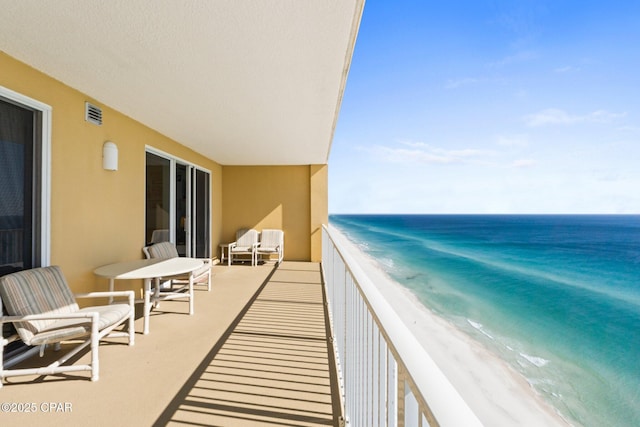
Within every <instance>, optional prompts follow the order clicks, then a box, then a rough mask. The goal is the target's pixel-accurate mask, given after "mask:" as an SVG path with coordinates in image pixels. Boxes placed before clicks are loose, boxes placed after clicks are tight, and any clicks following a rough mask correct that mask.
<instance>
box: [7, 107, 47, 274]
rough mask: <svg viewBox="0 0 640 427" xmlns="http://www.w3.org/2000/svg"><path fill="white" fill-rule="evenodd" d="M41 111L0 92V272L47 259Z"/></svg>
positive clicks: (27, 266)
mask: <svg viewBox="0 0 640 427" xmlns="http://www.w3.org/2000/svg"><path fill="white" fill-rule="evenodd" d="M42 141H43V139H42V112H40V111H38V110H36V109H33V108H30V107H28V106H26V105H21V104H19V103H17V102H13V101H12V100H10V99H8V98H2V97H1V96H0V276H2V275H4V274H8V273H11V272H14V271H18V270H24V269H28V268H33V267H39V266H41V265H42V264H43V263H45V262H46V260H44V259H43V251H42V245H43V241H44V238H45V236H44V235H43V221H44V219H43V215H42V209H43V205H42V197H43V190H42V184H43V167H42V165H43V157H42V148H43V142H42Z"/></svg>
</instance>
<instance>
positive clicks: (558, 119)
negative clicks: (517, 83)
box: [524, 108, 626, 127]
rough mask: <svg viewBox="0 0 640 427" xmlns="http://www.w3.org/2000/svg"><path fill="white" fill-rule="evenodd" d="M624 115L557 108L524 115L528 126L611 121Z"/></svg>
mask: <svg viewBox="0 0 640 427" xmlns="http://www.w3.org/2000/svg"><path fill="white" fill-rule="evenodd" d="M624 116H626V113H610V112H608V111H604V110H598V111H594V112H592V113H588V114H584V115H578V114H570V113H568V112H566V111H564V110H560V109H557V108H547V109H546V110H542V111H539V112H537V113H534V114H529V115H527V116H525V117H524V120H525V122H526V124H527V125H528V126H531V127H538V126H546V125H573V124H576V123H611V122H612V121H614V120H616V119H618V118H620V117H624Z"/></svg>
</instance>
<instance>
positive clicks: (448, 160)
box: [370, 141, 492, 164]
mask: <svg viewBox="0 0 640 427" xmlns="http://www.w3.org/2000/svg"><path fill="white" fill-rule="evenodd" d="M400 144H402V145H403V146H402V147H388V146H382V145H376V146H374V147H373V148H371V149H370V150H371V151H372V152H373V153H374V154H375V155H376V156H378V157H379V158H381V159H383V160H386V161H390V162H395V163H406V162H413V163H416V162H417V163H431V164H452V163H472V162H477V161H479V160H480V159H481V158H483V157H486V156H488V155H491V154H492V152H490V151H487V150H477V149H472V148H465V149H456V150H447V149H444V148H439V147H433V146H431V145H429V144H425V143H424V142H411V141H403V142H400ZM407 147H408V148H407Z"/></svg>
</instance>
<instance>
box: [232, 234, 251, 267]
mask: <svg viewBox="0 0 640 427" xmlns="http://www.w3.org/2000/svg"><path fill="white" fill-rule="evenodd" d="M257 247H258V232H257V231H256V230H254V229H246V228H243V229H240V230H238V232H237V233H236V241H235V242H232V243H229V252H228V254H229V265H231V263H233V258H234V257H235V258H236V259H237V257H238V255H251V265H256V248H257Z"/></svg>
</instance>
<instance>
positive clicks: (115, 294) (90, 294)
mask: <svg viewBox="0 0 640 427" xmlns="http://www.w3.org/2000/svg"><path fill="white" fill-rule="evenodd" d="M130 295H131V296H132V297H133V296H134V295H135V293H134V292H133V291H111V292H109V291H104V292H87V293H82V294H75V295H74V296H75V297H76V298H99V297H128V296H130Z"/></svg>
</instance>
